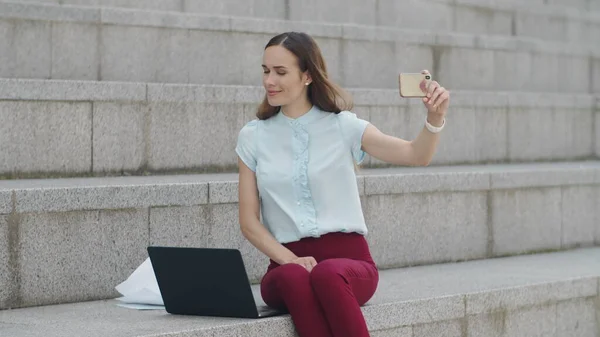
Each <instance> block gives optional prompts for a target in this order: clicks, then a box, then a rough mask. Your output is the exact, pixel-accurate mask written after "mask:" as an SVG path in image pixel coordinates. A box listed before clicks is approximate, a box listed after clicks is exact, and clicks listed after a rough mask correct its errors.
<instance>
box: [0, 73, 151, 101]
mask: <svg viewBox="0 0 600 337" xmlns="http://www.w3.org/2000/svg"><path fill="white" fill-rule="evenodd" d="M0 99H7V100H12V99H15V100H40V101H113V100H115V101H130V102H137V101H142V100H145V99H146V85H145V84H142V83H122V82H121V83H117V82H91V81H53V80H22V79H0Z"/></svg>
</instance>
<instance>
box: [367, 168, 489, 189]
mask: <svg viewBox="0 0 600 337" xmlns="http://www.w3.org/2000/svg"><path fill="white" fill-rule="evenodd" d="M384 172H385V171H384ZM384 172H381V173H380V174H377V175H373V176H367V177H366V179H365V194H366V195H387V194H404V193H423V192H448V191H454V192H459V191H478V190H485V189H487V188H489V176H488V175H487V174H485V173H482V172H444V173H440V174H436V176H435V178H433V179H432V177H431V175H429V174H423V173H419V172H406V173H405V174H401V172H399V171H393V170H392V171H389V172H390V173H392V174H385V173H384ZM393 173H395V174H393Z"/></svg>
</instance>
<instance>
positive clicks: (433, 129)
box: [425, 118, 446, 133]
mask: <svg viewBox="0 0 600 337" xmlns="http://www.w3.org/2000/svg"><path fill="white" fill-rule="evenodd" d="M444 126H446V118H444V120H443V121H442V126H439V127H436V126H433V125H431V124H429V121H427V119H425V127H426V128H427V130H429V132H431V133H439V132H440V131H442V130H443V129H444Z"/></svg>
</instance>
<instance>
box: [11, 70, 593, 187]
mask: <svg viewBox="0 0 600 337" xmlns="http://www.w3.org/2000/svg"><path fill="white" fill-rule="evenodd" d="M263 92H264V90H263V89H262V88H259V87H245V88H239V87H219V86H214V87H200V86H192V87H187V86H162V85H148V86H146V85H143V84H131V85H128V84H117V83H79V82H75V83H72V82H67V83H58V82H44V81H0V116H1V117H2V120H3V121H5V122H4V123H3V125H2V126H1V127H0V128H2V132H0V144H4V146H5V148H6V150H4V151H3V154H2V160H0V174H3V175H28V174H38V173H39V174H41V175H43V174H50V173H55V174H60V175H63V176H68V175H73V174H88V173H102V172H121V171H130V172H135V171H143V170H151V171H167V170H226V169H235V166H236V165H237V156H236V154H235V151H234V148H235V144H236V141H237V136H238V132H239V130H240V129H241V128H242V126H243V125H244V124H245V123H246V122H247V121H249V120H251V119H253V118H254V115H255V109H256V107H257V104H258V102H260V99H261V97H262V95H263ZM350 93H351V94H352V95H353V97H354V101H355V108H354V109H353V111H354V112H356V113H357V115H358V116H359V117H361V118H364V119H366V120H369V121H371V122H372V123H373V124H374V125H375V126H376V127H378V128H380V129H381V130H382V131H383V132H385V133H388V134H391V135H394V136H398V137H401V138H405V139H413V138H414V137H416V135H417V133H418V132H420V131H421V129H422V128H423V123H424V118H425V115H424V111H423V110H424V108H423V105H422V103H421V102H420V101H419V100H407V99H402V98H399V97H398V93H397V91H395V90H389V91H371V90H364V91H361V90H350ZM13 99H20V100H22V101H13ZM451 104H452V109H451V111H449V117H448V127H447V128H446V129H445V130H444V132H443V133H442V139H441V143H440V147H439V149H438V152H437V153H436V155H435V157H434V160H433V163H432V164H434V165H437V164H457V163H471V164H472V163H483V162H511V161H517V162H518V161H531V160H534V161H536V160H573V159H578V158H590V157H594V156H598V154H599V153H600V137H596V135H598V134H600V118H599V116H598V114H599V113H600V112H599V111H595V104H596V103H595V101H594V99H593V97H591V96H577V97H574V96H567V95H556V96H550V95H538V94H510V95H509V94H506V95H505V94H494V93H487V94H486V93H475V92H453V98H452V102H451ZM594 122H595V123H596V125H595V127H594ZM574 130H576V132H574ZM382 164H383V163H382V162H381V161H379V160H377V159H375V158H367V160H366V161H365V162H364V165H365V166H377V165H382Z"/></svg>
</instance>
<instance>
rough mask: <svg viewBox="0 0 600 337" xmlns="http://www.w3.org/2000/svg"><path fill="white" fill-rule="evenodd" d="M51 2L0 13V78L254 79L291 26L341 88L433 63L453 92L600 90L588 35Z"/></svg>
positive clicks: (596, 56)
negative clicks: (445, 29) (315, 47)
mask: <svg viewBox="0 0 600 337" xmlns="http://www.w3.org/2000/svg"><path fill="white" fill-rule="evenodd" d="M0 5H2V4H0ZM52 9H53V10H52V11H50V10H48V9H46V8H44V7H40V8H39V13H38V12H36V11H33V13H31V14H28V15H27V16H25V15H24V14H12V15H9V16H15V17H18V18H23V17H28V18H35V19H32V20H29V19H12V18H11V19H0V31H3V32H5V34H0V39H1V40H0V42H1V43H4V44H5V45H10V46H13V48H6V49H5V50H4V51H2V54H0V59H2V60H4V61H3V62H0V76H1V77H7V78H41V79H48V78H51V79H81V80H103V81H133V82H138V81H142V82H168V83H172V82H176V83H197V84H243V85H256V84H258V83H260V81H261V76H262V70H261V68H260V64H261V60H262V52H263V48H264V46H265V44H266V43H267V41H268V40H269V39H270V38H271V37H272V36H273V35H275V34H278V33H280V32H282V31H284V30H289V29H295V30H303V31H307V32H309V33H311V34H312V35H313V36H315V37H316V38H317V39H318V42H319V44H320V46H321V48H322V49H323V53H324V55H325V57H326V60H327V62H328V67H329V71H330V73H331V77H332V78H333V79H334V80H336V81H337V82H339V83H340V84H342V85H343V86H346V87H368V88H396V87H397V76H396V75H395V74H396V73H397V72H400V71H404V72H411V71H419V70H421V69H429V70H431V71H432V72H433V74H434V76H435V77H436V78H437V79H439V80H440V81H441V82H442V83H444V85H445V86H446V87H448V88H452V89H453V90H458V89H478V90H523V91H535V92H540V91H544V92H572V93H588V92H600V53H598V52H597V51H594V52H592V51H590V50H588V49H590V48H594V47H593V46H594V43H591V41H590V40H587V41H588V43H587V44H582V45H580V46H579V47H575V46H566V45H562V44H554V43H550V42H544V41H528V40H527V39H521V40H518V39H514V38H511V37H502V36H477V35H462V34H452V33H441V34H435V33H426V32H415V31H401V30H382V29H377V28H370V27H344V28H342V26H341V25H325V24H312V23H286V22H269V21H267V20H251V19H244V18H232V19H229V18H223V17H206V18H198V19H193V18H189V17H185V16H181V15H176V14H163V13H159V12H156V13H150V12H135V11H124V10H113V9H106V10H102V11H99V10H97V11H94V10H93V9H86V8H75V9H65V8H61V7H52ZM13 11H16V10H14V9H13ZM99 13H102V14H99ZM47 20H59V21H56V22H51V21H47ZM64 20H73V21H77V22H65V21H64ZM82 21H84V22H82ZM98 21H101V22H102V23H98ZM167 23H168V24H167ZM148 26H152V27H148ZM190 26H192V27H194V28H196V29H187V28H190ZM181 27H184V28H181ZM597 35H598V36H600V34H597ZM374 40H377V41H374ZM157 51H160V52H157ZM239 55H244V57H243V58H240V57H239ZM515 65H518V66H515Z"/></svg>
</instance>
